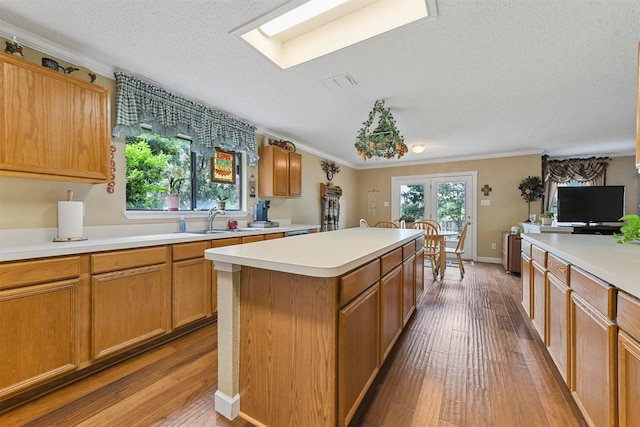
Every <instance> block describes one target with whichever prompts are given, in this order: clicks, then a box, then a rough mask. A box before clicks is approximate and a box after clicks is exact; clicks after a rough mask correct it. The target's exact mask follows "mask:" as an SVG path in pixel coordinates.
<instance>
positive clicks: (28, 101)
mask: <svg viewBox="0 0 640 427" xmlns="http://www.w3.org/2000/svg"><path fill="white" fill-rule="evenodd" d="M0 82H1V84H0V99H1V101H2V102H1V103H0V174H3V175H11V176H25V177H31V178H46V179H58V180H63V181H69V180H71V181H81V182H95V183H99V182H107V179H108V177H109V145H110V141H111V136H110V129H109V128H110V125H111V120H110V113H111V108H110V98H109V90H108V89H106V88H104V87H102V86H98V85H95V84H91V83H88V82H83V81H81V80H78V79H76V78H74V77H70V76H67V75H65V74H63V73H61V72H57V71H53V70H51V69H49V68H46V67H42V66H39V65H37V64H33V63H30V62H27V61H25V60H24V59H20V58H17V57H14V56H11V55H7V54H4V53H0Z"/></svg>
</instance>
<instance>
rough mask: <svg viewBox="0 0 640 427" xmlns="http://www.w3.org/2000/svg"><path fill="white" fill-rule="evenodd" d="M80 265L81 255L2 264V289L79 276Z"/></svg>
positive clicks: (0, 266) (0, 286)
mask: <svg viewBox="0 0 640 427" xmlns="http://www.w3.org/2000/svg"><path fill="white" fill-rule="evenodd" d="M80 265H81V263H80V257H79V256H71V257H64V258H51V259H43V260H38V261H24V262H11V263H5V264H0V289H9V288H16V287H18V286H25V285H33V284H37V283H46V282H55V281H57V280H63V279H71V278H74V277H78V276H80Z"/></svg>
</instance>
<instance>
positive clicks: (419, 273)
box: [415, 245, 424, 305]
mask: <svg viewBox="0 0 640 427" xmlns="http://www.w3.org/2000/svg"><path fill="white" fill-rule="evenodd" d="M415 279H416V291H415V292H416V305H417V304H418V300H419V299H420V297H421V296H422V293H423V292H424V245H422V246H421V247H420V249H418V251H417V252H416V271H415Z"/></svg>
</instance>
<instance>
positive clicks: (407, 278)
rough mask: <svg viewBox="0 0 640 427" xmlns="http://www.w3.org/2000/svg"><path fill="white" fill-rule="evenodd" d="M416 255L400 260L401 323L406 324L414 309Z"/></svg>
mask: <svg viewBox="0 0 640 427" xmlns="http://www.w3.org/2000/svg"><path fill="white" fill-rule="evenodd" d="M415 272H416V256H415V254H411V256H409V258H407V259H405V260H404V261H403V262H402V319H403V320H402V325H403V326H404V325H406V324H407V322H408V321H409V319H410V318H411V315H412V314H413V312H414V311H415V309H416V276H415Z"/></svg>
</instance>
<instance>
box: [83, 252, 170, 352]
mask: <svg viewBox="0 0 640 427" xmlns="http://www.w3.org/2000/svg"><path fill="white" fill-rule="evenodd" d="M168 250H169V249H168V247H164V246H160V247H153V248H145V249H135V250H129V251H116V252H109V253H100V254H94V255H92V256H91V258H92V271H93V272H94V274H93V275H92V278H91V291H92V304H91V330H92V356H93V358H94V359H99V358H103V357H107V356H111V355H114V354H117V353H120V352H122V351H124V350H127V349H130V348H132V347H135V346H137V345H139V344H141V343H143V342H145V341H148V340H150V339H152V338H156V337H159V336H161V335H164V334H166V333H167V332H168V331H169V330H170V329H171V321H170V313H171V282H170V276H169V269H168V267H167V259H168V258H169V257H168V256H167V255H168ZM104 270H106V271H108V272H105V273H102V271H104ZM96 273H97V274H96Z"/></svg>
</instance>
